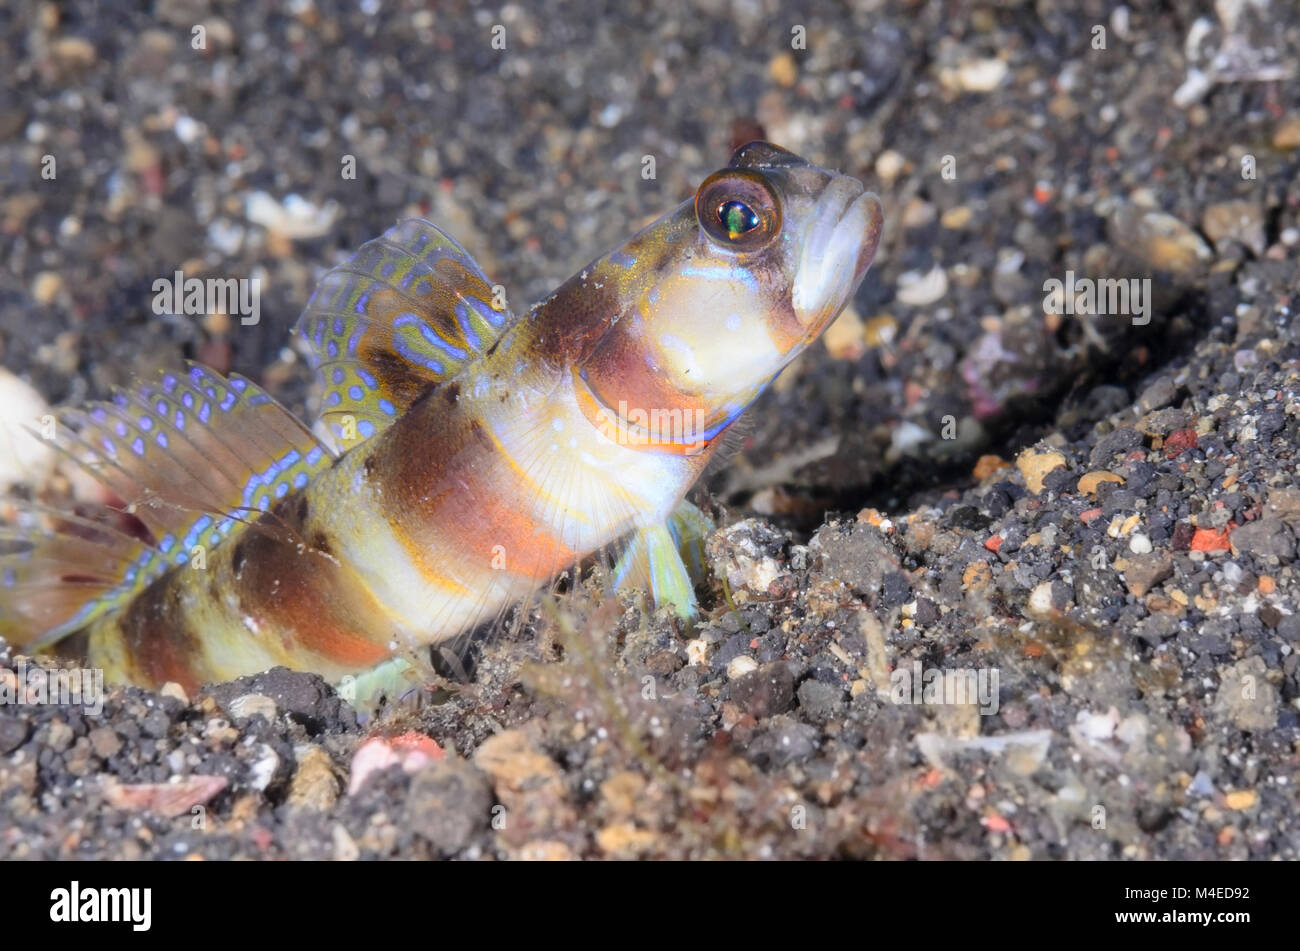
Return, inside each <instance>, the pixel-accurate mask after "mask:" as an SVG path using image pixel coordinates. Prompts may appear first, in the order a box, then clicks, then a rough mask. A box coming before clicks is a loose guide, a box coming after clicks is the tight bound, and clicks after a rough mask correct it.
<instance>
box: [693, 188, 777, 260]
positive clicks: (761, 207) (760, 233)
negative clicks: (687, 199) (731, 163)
mask: <svg viewBox="0 0 1300 951" xmlns="http://www.w3.org/2000/svg"><path fill="white" fill-rule="evenodd" d="M695 217H696V219H697V220H698V221H699V223H700V227H701V228H703V229H704V232H705V233H706V234H707V235H708V236H709V238H710V239H711V240H712V241H713V242H714V243H715V244H718V245H720V246H721V247H724V248H727V249H728V250H732V251H757V250H758V249H759V248H762V247H764V246H765V245H767V244H768V243H769V242H770V241H771V240H772V239H773V238H775V237H776V235H777V233H778V232H780V230H781V205H780V202H779V201H778V200H777V197H776V193H775V192H774V191H773V190H772V187H771V186H770V185H768V183H767V181H766V180H765V179H764V178H763V176H762V175H760V174H758V173H757V172H753V171H748V170H739V169H723V170H722V171H721V172H716V173H714V174H713V175H710V176H709V177H708V178H706V179H705V180H704V184H702V185H701V186H700V190H699V191H698V192H696V193H695Z"/></svg>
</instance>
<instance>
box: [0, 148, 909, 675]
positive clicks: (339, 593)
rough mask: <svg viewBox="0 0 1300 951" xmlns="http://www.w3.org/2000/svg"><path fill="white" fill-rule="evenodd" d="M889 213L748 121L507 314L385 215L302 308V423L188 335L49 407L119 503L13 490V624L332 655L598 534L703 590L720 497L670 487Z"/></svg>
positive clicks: (37, 631) (539, 584) (672, 595)
mask: <svg viewBox="0 0 1300 951" xmlns="http://www.w3.org/2000/svg"><path fill="white" fill-rule="evenodd" d="M883 220H884V214H883V209H882V206H881V203H880V201H879V199H878V198H877V197H876V196H875V195H874V194H872V193H871V192H869V191H867V189H866V188H865V187H864V186H863V184H862V183H861V182H859V181H858V180H857V179H855V178H853V177H851V176H848V175H845V174H841V173H839V172H837V171H830V170H827V169H823V168H819V167H817V166H815V165H812V164H811V163H809V162H807V161H805V160H804V159H802V158H800V157H798V156H797V155H795V154H793V153H791V152H789V151H786V150H785V149H782V148H780V147H778V146H775V145H772V144H770V143H766V142H752V143H749V144H748V145H745V146H742V147H741V148H740V149H738V150H737V151H736V152H735V153H734V154H733V155H732V157H731V159H730V161H729V163H728V164H727V165H726V166H725V167H723V168H721V169H720V170H718V171H716V172H715V173H713V174H712V175H710V176H708V177H707V178H706V179H704V181H703V182H702V183H701V184H700V186H699V188H698V189H697V190H696V192H695V194H694V196H693V197H692V198H689V199H687V200H686V201H684V202H682V203H681V204H680V205H678V206H677V207H676V208H674V209H672V210H670V211H668V212H667V213H666V214H664V215H663V216H662V217H660V218H658V219H657V220H655V221H653V222H652V223H651V224H649V225H648V226H646V227H645V228H644V229H643V230H641V231H640V232H638V233H637V234H635V235H634V236H632V237H631V238H630V239H628V240H627V241H626V242H625V243H624V244H623V245H621V246H620V247H618V248H616V249H615V250H613V251H611V252H610V253H608V254H605V255H604V256H602V257H600V258H597V259H596V260H594V261H592V262H591V263H590V264H588V265H587V266H586V267H584V268H582V269H581V270H580V271H579V272H578V273H577V274H575V275H574V276H573V277H571V278H570V279H568V280H567V281H565V282H564V283H563V284H561V285H560V286H559V287H558V288H556V289H555V291H554V292H553V293H551V294H550V295H549V296H548V297H546V298H545V299H544V300H542V301H540V302H539V303H537V304H536V305H534V306H533V307H532V308H530V309H529V310H528V311H527V312H526V313H524V314H523V315H522V316H520V317H516V316H514V315H513V314H512V313H511V312H510V311H509V309H508V308H507V307H506V306H505V304H504V295H503V293H502V289H501V288H500V287H499V286H498V285H494V284H493V283H492V282H491V281H490V280H489V278H488V277H487V275H486V274H485V273H484V272H483V270H482V269H481V268H480V267H479V265H478V264H477V263H476V262H475V261H474V260H473V258H471V256H470V255H469V254H468V253H467V252H466V251H465V249H464V248H463V247H461V245H460V244H458V243H457V242H456V241H455V240H454V239H453V238H451V237H450V236H449V235H447V234H445V233H444V232H442V231H441V230H439V229H438V228H437V227H435V226H434V225H433V224H431V223H429V222H428V221H424V220H421V219H407V220H402V221H399V222H398V223H397V224H396V225H395V226H394V227H392V228H390V229H389V230H388V231H386V232H384V233H383V234H382V235H381V236H380V237H378V238H375V239H373V240H371V241H369V242H367V243H365V244H363V245H362V246H361V247H360V248H359V249H358V250H357V251H356V252H355V253H354V254H353V255H352V256H351V257H349V258H348V259H347V260H346V261H345V262H344V263H342V264H340V265H338V266H337V267H334V268H333V269H332V270H329V271H328V272H327V273H326V274H325V275H324V276H323V277H322V279H321V280H320V282H319V284H318V285H317V287H316V289H315V291H314V293H313V295H312V297H311V298H310V300H309V301H308V303H307V305H306V307H305V309H304V311H303V313H302V316H301V318H300V319H299V322H298V324H297V327H296V332H297V334H298V335H299V336H300V338H301V341H302V342H303V343H304V344H305V347H306V349H307V351H308V352H309V353H310V355H311V362H312V364H313V367H314V372H315V374H316V378H317V383H318V387H319V393H320V394H321V396H320V414H319V419H318V420H317V421H316V425H315V426H309V425H307V424H305V423H304V422H302V421H300V420H298V419H297V418H295V417H294V416H293V415H292V414H291V413H290V412H289V411H288V410H286V409H285V408H284V407H283V406H281V405H280V404H279V403H278V402H276V401H275V400H274V399H273V398H272V397H271V396H270V395H269V394H268V393H267V392H265V391H264V390H263V389H262V388H261V387H259V386H257V385H256V384H255V383H253V382H252V381H251V380H249V379H247V378H245V377H243V376H240V375H237V374H231V375H229V376H223V375H222V374H219V373H217V372H216V371H214V370H212V369H210V368H208V367H205V366H203V365H201V364H198V363H190V364H188V365H187V366H186V367H184V368H183V369H177V370H175V371H167V372H163V373H162V374H161V375H160V376H159V377H158V378H157V379H155V380H153V381H151V382H147V383H143V384H141V385H138V386H136V387H135V388H134V389H130V390H123V391H119V392H116V393H115V394H114V395H113V397H112V398H111V399H110V400H106V401H103V402H99V403H92V404H89V405H86V406H82V407H72V408H66V409H64V410H61V411H60V412H59V413H58V414H57V417H56V420H55V424H54V425H53V426H52V427H50V428H51V429H53V430H54V432H53V433H52V434H51V433H43V434H42V435H44V436H46V437H49V438H51V441H53V442H54V443H55V444H56V447H57V448H58V449H59V450H60V452H62V453H63V455H64V456H65V457H67V458H69V459H71V460H72V461H73V462H75V463H76V464H77V465H79V466H80V467H82V468H84V469H85V470H87V471H88V472H90V473H91V474H93V475H94V476H95V477H96V478H97V479H99V480H100V482H102V483H103V485H104V487H105V489H106V491H107V492H108V493H110V494H111V496H112V497H113V498H115V499H117V500H120V501H121V504H120V505H115V506H111V507H106V508H104V509H102V510H95V511H87V510H85V508H84V507H83V508H82V509H80V510H78V511H67V510H60V509H57V508H47V507H45V506H44V505H43V504H41V503H38V502H32V501H26V502H22V501H16V500H15V501H13V502H12V503H11V507H12V508H13V509H14V510H15V511H16V512H17V516H16V517H15V518H14V519H13V520H12V521H11V523H10V524H7V525H4V526H0V634H3V636H4V637H6V638H7V639H9V640H10V641H11V642H12V643H16V644H17V645H19V646H20V647H24V648H28V649H31V650H51V649H53V648H55V646H56V645H60V650H63V649H65V648H67V647H69V645H72V646H75V647H76V649H77V651H78V652H79V653H80V654H81V655H82V656H84V658H85V662H86V663H87V664H88V665H89V666H91V667H94V668H97V669H102V670H103V671H104V676H105V680H106V681H107V682H110V683H129V684H138V685H141V686H145V687H152V688H158V687H160V686H162V685H163V684H165V683H168V682H173V683H177V684H180V685H181V686H182V687H184V688H185V689H187V690H194V689H196V688H197V687H199V686H200V685H201V684H203V683H208V682H224V681H229V680H232V679H236V678H238V677H240V676H244V675H249V674H254V673H257V672H260V671H264V670H267V669H269V668H272V667H275V666H284V667H288V668H290V669H294V670H300V671H309V672H314V673H318V674H320V675H321V676H323V677H325V678H327V679H330V680H333V681H340V680H343V679H345V678H349V677H356V676H363V675H365V673H366V672H367V671H374V670H377V669H381V668H382V667H383V666H384V665H385V664H388V663H392V662H394V661H395V660H401V659H402V658H407V657H418V656H421V652H425V653H426V654H427V652H428V651H429V650H430V649H431V648H434V647H436V646H437V645H445V644H448V643H455V642H457V641H458V639H461V638H464V637H465V636H467V635H468V634H469V633H471V632H473V631H475V630H477V629H479V628H480V627H481V626H482V625H484V624H485V623H488V622H491V621H492V620H493V619H494V618H499V617H500V616H501V615H502V612H503V611H505V610H507V609H508V608H509V607H510V606H512V605H515V604H518V603H520V602H521V601H524V600H526V599H527V598H529V597H531V596H535V595H536V593H537V592H538V591H539V590H541V589H543V588H544V587H545V586H546V585H547V584H549V583H551V582H552V581H553V580H554V579H555V578H556V577H557V576H558V575H560V574H561V573H563V572H566V571H569V570H573V569H575V568H576V567H577V566H578V565H580V564H581V563H582V562H583V560H584V559H586V558H588V557H589V556H591V555H592V554H593V553H601V552H617V553H618V560H617V562H616V564H615V565H614V571H613V580H614V585H615V588H616V589H617V590H619V591H638V592H642V593H644V595H645V596H646V597H647V599H648V600H649V601H650V602H651V603H652V604H654V605H659V606H668V607H669V608H670V609H671V610H672V611H673V612H674V613H676V614H677V615H678V616H680V617H683V618H691V617H694V616H695V615H696V614H697V612H698V604H697V602H696V597H695V581H694V579H693V577H692V570H691V569H692V567H695V568H697V569H698V564H694V565H688V562H695V561H698V559H693V558H692V557H691V556H690V552H691V551H692V550H694V551H696V552H697V553H698V544H699V542H700V539H701V538H702V537H703V535H704V534H705V533H707V531H708V530H709V529H710V527H711V525H710V523H709V522H708V520H707V519H706V518H705V517H704V516H703V514H702V513H701V512H700V511H699V510H698V509H697V508H696V507H695V506H694V505H692V504H691V503H690V502H689V501H686V495H687V493H688V492H689V490H690V489H691V488H692V486H693V485H694V484H695V483H696V481H697V480H698V479H699V478H700V476H701V474H702V473H703V472H704V471H705V468H706V467H707V466H708V465H709V463H710V461H711V460H712V459H713V458H714V456H715V455H716V454H717V450H718V447H719V446H720V445H721V444H722V441H723V437H724V435H725V434H726V433H727V432H728V430H729V429H730V427H732V426H733V425H734V424H735V422H736V420H737V419H738V418H739V417H740V416H741V414H742V413H743V412H744V411H745V410H746V409H747V408H748V407H749V406H750V405H751V404H753V402H754V400H755V399H756V398H757V397H758V396H759V395H760V394H761V393H762V392H763V391H764V390H765V389H766V388H767V387H768V386H769V385H771V383H772V381H773V380H775V379H776V377H777V376H778V375H779V374H780V373H781V371H782V370H783V369H785V367H787V366H788V365H789V364H790V362H791V361H792V360H793V359H794V358H795V357H797V356H798V355H799V354H800V353H801V352H803V351H804V350H805V349H806V348H807V347H808V346H809V345H810V344H811V343H812V342H813V341H815V340H816V339H817V338H818V337H820V335H821V334H822V332H823V331H825V329H826V328H827V327H828V326H829V325H830V323H831V322H832V321H833V320H834V319H835V318H836V317H837V316H838V315H839V313H840V312H841V311H842V310H843V309H844V307H845V306H846V305H847V304H848V303H849V301H850V300H851V298H852V296H853V294H854V293H855V292H856V290H857V288H858V286H859V285H860V284H861V282H862V281H863V279H864V276H865V274H866V272H867V269H868V267H869V265H870V263H871V261H872V258H873V257H874V255H875V253H876V249H877V246H878V244H879V241H880V235H881V229H882V226H883ZM692 546H696V547H695V548H694V549H692ZM403 662H404V661H403Z"/></svg>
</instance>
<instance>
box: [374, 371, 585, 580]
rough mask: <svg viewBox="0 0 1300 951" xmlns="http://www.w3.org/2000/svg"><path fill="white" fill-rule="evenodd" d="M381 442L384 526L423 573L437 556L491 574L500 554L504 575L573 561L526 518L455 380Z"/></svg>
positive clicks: (548, 570) (505, 465)
mask: <svg viewBox="0 0 1300 951" xmlns="http://www.w3.org/2000/svg"><path fill="white" fill-rule="evenodd" d="M381 439H382V442H381V444H380V445H378V446H376V449H375V451H374V454H373V455H372V457H371V458H372V460H373V465H372V468H373V472H372V474H373V476H374V477H375V478H376V479H378V480H379V484H380V485H382V486H383V487H384V492H383V496H382V499H383V505H384V508H385V513H386V516H387V518H388V522H389V525H390V526H391V527H392V529H393V532H394V534H395V535H396V536H397V537H398V538H399V539H401V540H402V542H403V544H404V545H405V546H406V547H407V549H408V551H410V552H411V553H412V555H413V558H414V560H415V562H416V564H418V565H421V567H422V570H423V571H424V572H425V573H426V574H432V575H434V576H437V575H438V574H439V569H440V567H442V566H440V565H439V563H438V559H439V557H441V558H443V559H446V558H452V559H454V560H455V562H457V563H462V562H464V563H469V564H470V565H473V566H475V570H476V572H481V571H487V570H490V569H491V568H492V566H493V560H494V557H495V556H496V555H498V554H500V552H501V550H502V548H503V549H504V550H505V552H506V554H507V564H508V565H510V566H511V567H510V570H511V571H514V570H515V569H516V568H517V567H522V566H527V568H528V569H529V571H530V572H531V573H532V574H534V575H536V576H537V577H549V576H550V575H551V574H553V573H554V572H555V571H557V570H559V569H560V568H563V567H567V566H569V565H572V564H573V563H574V562H575V561H576V560H577V558H578V557H579V555H578V553H576V552H574V551H573V550H571V549H570V548H569V547H568V546H567V545H565V544H564V542H563V541H562V540H561V539H559V538H556V537H555V536H554V535H552V534H551V532H550V529H549V527H548V526H543V525H539V524H538V523H537V521H536V520H535V519H534V518H533V517H532V515H531V514H530V513H529V511H528V509H529V507H530V506H529V505H528V501H530V500H525V499H521V498H520V495H521V491H520V490H521V488H522V487H521V486H520V484H519V480H518V477H517V476H516V475H515V473H514V472H513V471H512V470H511V466H510V462H509V460H508V459H507V458H506V457H505V456H504V455H503V454H502V452H501V450H500V449H499V448H498V447H497V446H496V444H495V443H494V442H493V440H492V437H491V435H490V434H489V433H488V432H487V431H486V430H485V429H484V427H483V424H482V423H480V422H479V421H478V420H477V419H476V418H474V415H473V408H472V406H467V405H466V404H463V403H462V401H461V399H460V390H459V386H458V384H456V383H455V382H452V383H449V384H446V385H445V386H443V387H441V388H439V389H438V390H435V391H434V392H432V393H430V394H429V395H428V396H427V397H426V398H425V399H423V400H421V402H420V403H419V404H418V405H417V406H413V407H412V408H411V410H410V412H408V413H407V415H406V417H404V418H403V419H401V420H399V421H398V422H397V423H396V424H395V425H394V426H393V427H392V429H390V430H388V431H387V432H385V433H383V434H382V437H381ZM435 447H436V448H435ZM497 546H502V548H498V547H497ZM534 564H536V566H537V567H536V570H535V571H533V566H534Z"/></svg>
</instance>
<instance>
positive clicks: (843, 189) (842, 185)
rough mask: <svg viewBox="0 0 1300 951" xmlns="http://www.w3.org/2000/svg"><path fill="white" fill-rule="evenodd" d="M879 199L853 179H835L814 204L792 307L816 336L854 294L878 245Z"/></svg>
mask: <svg viewBox="0 0 1300 951" xmlns="http://www.w3.org/2000/svg"><path fill="white" fill-rule="evenodd" d="M883 222H884V211H883V209H882V207H881V204H880V199H879V198H877V197H876V195H874V194H873V193H872V192H869V191H867V190H866V188H865V187H864V186H863V185H862V183H861V182H859V181H858V180H857V179H855V178H851V177H849V176H847V175H841V176H838V177H837V178H836V179H834V180H833V181H832V182H831V184H830V185H828V186H827V188H826V190H825V191H824V192H823V194H822V196H821V197H820V198H819V199H818V202H817V205H816V208H815V210H814V212H813V220H812V222H811V223H810V225H809V237H808V239H807V241H805V243H804V247H803V250H802V252H801V254H800V259H799V271H798V274H797V277H796V281H795V288H794V293H793V295H792V303H793V305H794V309H795V314H796V315H797V316H798V318H799V321H800V323H802V324H803V325H804V326H805V327H807V328H809V329H810V330H813V331H816V330H817V329H818V328H820V327H822V326H824V325H825V324H826V323H828V322H829V318H831V317H833V316H835V315H836V314H838V313H839V311H840V310H841V309H843V307H844V306H845V304H847V302H848V300H849V298H850V297H852V295H853V292H854V291H856V290H857V287H858V285H859V284H860V283H861V281H862V279H863V277H865V276H866V273H867V269H868V268H869V267H870V265H871V261H872V259H873V258H874V257H875V254H876V249H877V247H878V246H879V243H880V233H881V228H882V226H883Z"/></svg>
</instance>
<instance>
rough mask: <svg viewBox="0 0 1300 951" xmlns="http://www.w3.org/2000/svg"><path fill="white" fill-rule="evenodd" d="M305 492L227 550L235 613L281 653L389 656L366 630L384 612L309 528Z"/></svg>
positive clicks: (351, 661)
mask: <svg viewBox="0 0 1300 951" xmlns="http://www.w3.org/2000/svg"><path fill="white" fill-rule="evenodd" d="M309 493H310V489H307V490H300V491H298V492H295V493H292V494H290V495H288V496H286V497H285V498H284V499H282V500H281V501H280V502H278V503H277V504H276V505H275V506H274V507H273V508H272V509H271V511H270V512H268V513H266V514H264V515H262V517H261V518H260V519H259V520H258V522H257V523H256V524H255V525H253V526H250V528H249V529H248V530H247V531H245V532H244V533H243V534H242V535H241V536H240V538H239V539H238V540H235V541H234V543H233V544H232V545H230V546H229V555H228V557H229V559H230V568H231V577H232V579H233V584H234V588H235V592H236V594H237V596H238V599H239V609H240V613H241V615H242V616H243V617H246V618H249V619H251V620H252V621H253V622H254V623H255V624H256V625H257V627H258V629H259V631H261V632H263V636H271V637H279V638H280V640H281V642H282V647H283V649H285V650H293V649H305V650H308V651H311V652H312V653H315V654H319V655H321V656H322V657H325V658H328V659H329V660H331V661H334V662H335V663H338V664H340V665H345V666H355V667H362V666H366V665H370V664H375V663H378V662H379V661H381V660H383V659H384V658H385V657H387V656H388V654H389V651H388V648H387V646H386V645H387V641H388V638H387V636H385V635H384V632H383V631H382V630H380V631H372V630H371V628H372V627H373V626H374V621H375V619H376V618H381V617H383V611H382V609H381V607H380V606H379V605H377V604H375V603H374V601H373V599H372V598H371V597H370V596H369V594H368V593H366V592H364V591H363V590H362V589H361V586H360V585H358V584H357V583H356V581H355V580H354V578H353V576H352V574H351V573H350V572H349V571H348V569H347V568H346V566H343V565H341V564H339V562H338V561H337V560H336V559H335V558H333V557H332V553H331V550H330V549H331V546H330V542H329V538H328V537H327V536H326V535H325V534H323V533H322V532H321V531H320V530H319V529H315V528H313V525H312V518H311V495H310V494H309ZM367 634H369V635H370V636H367Z"/></svg>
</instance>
